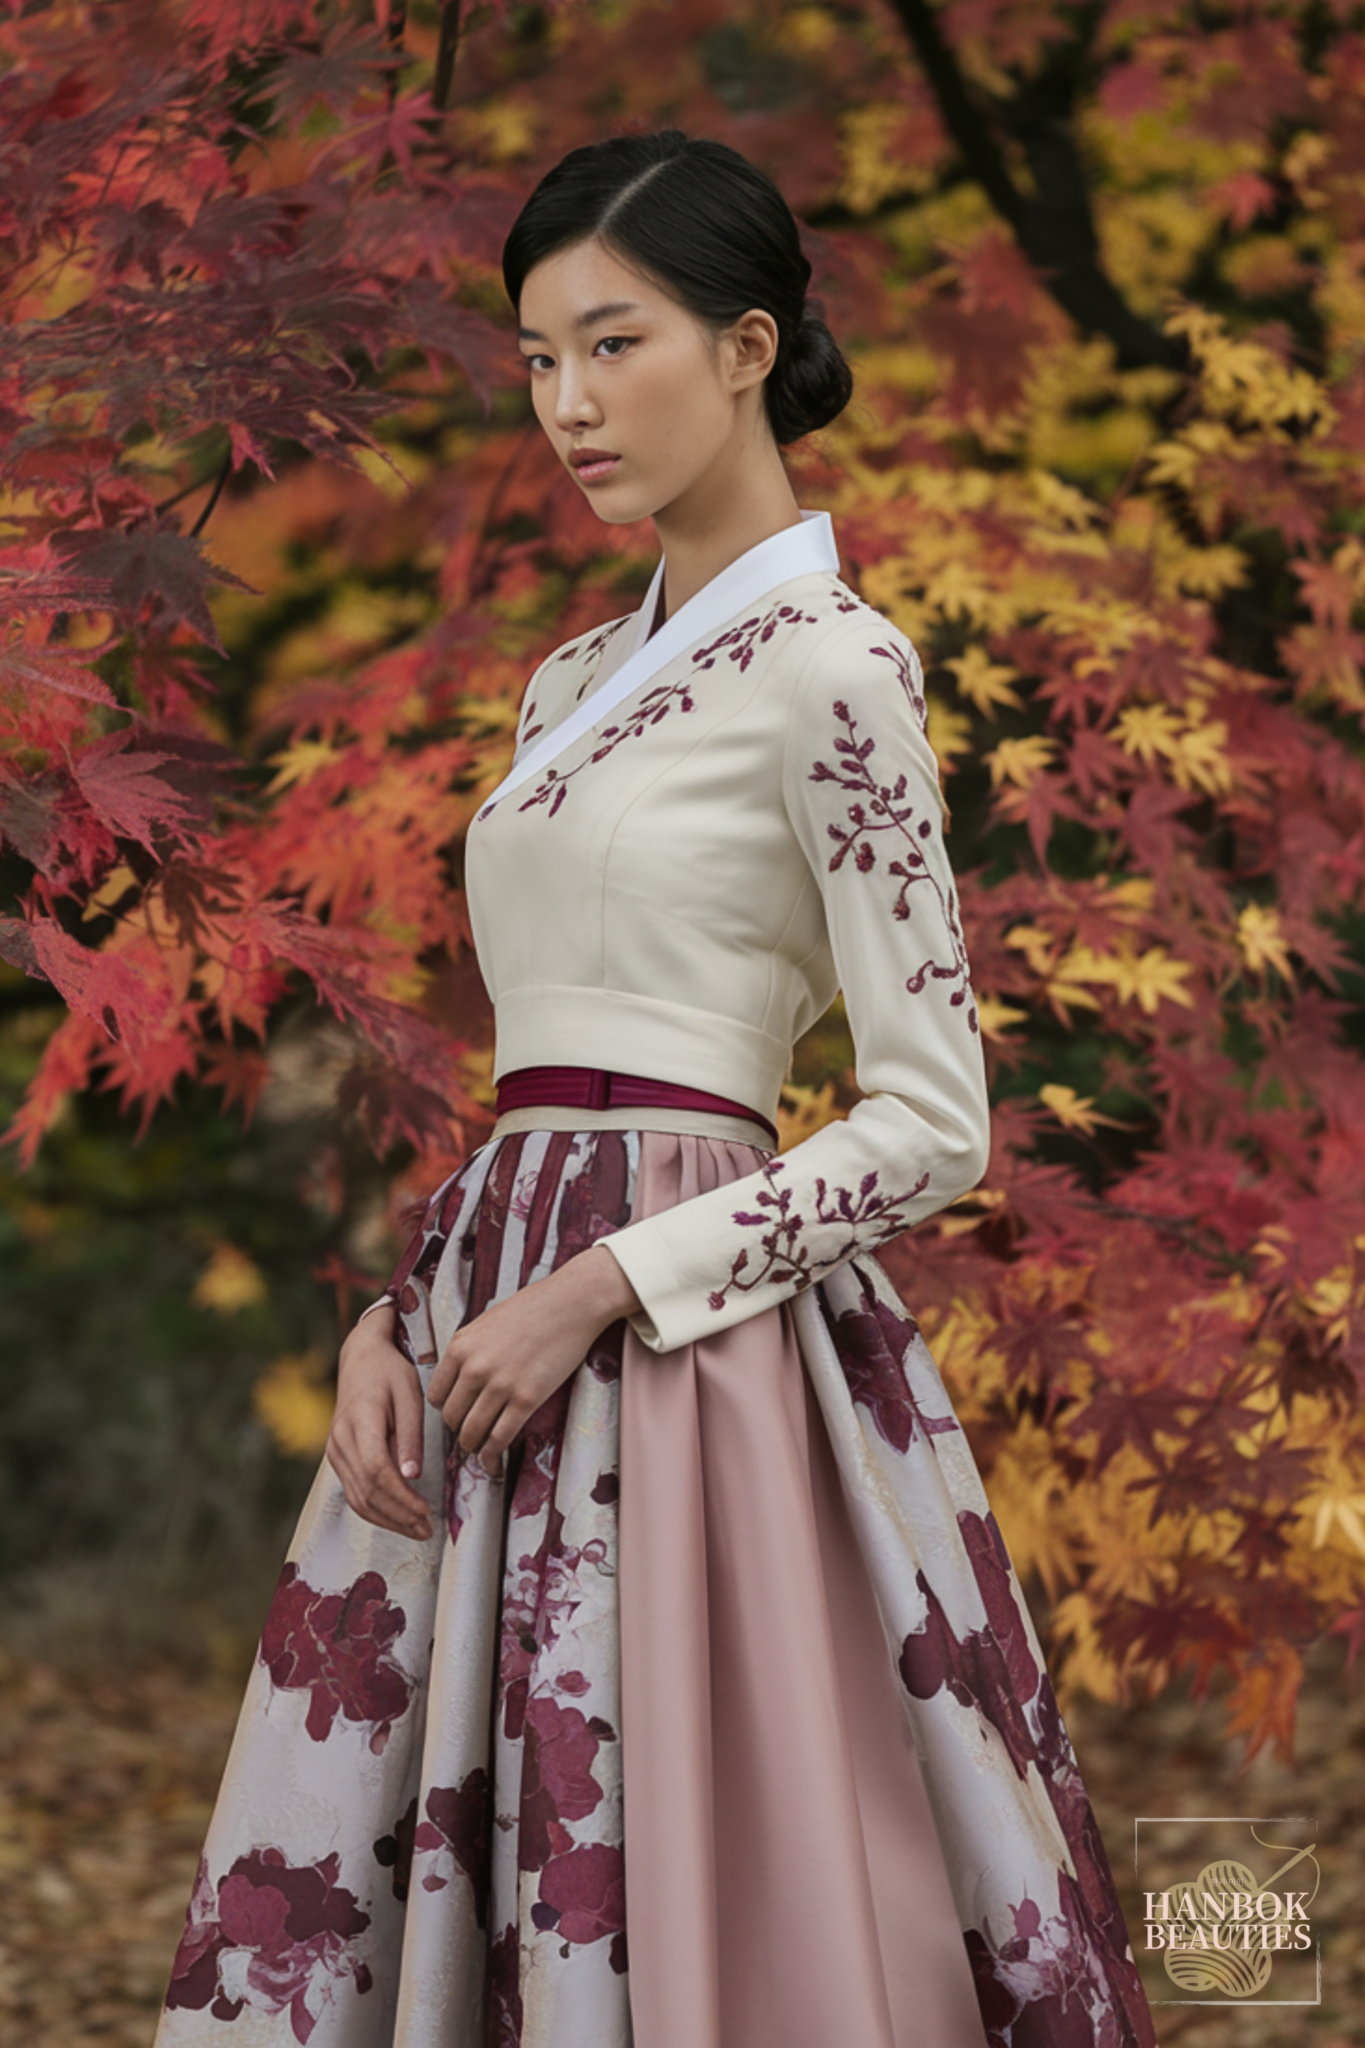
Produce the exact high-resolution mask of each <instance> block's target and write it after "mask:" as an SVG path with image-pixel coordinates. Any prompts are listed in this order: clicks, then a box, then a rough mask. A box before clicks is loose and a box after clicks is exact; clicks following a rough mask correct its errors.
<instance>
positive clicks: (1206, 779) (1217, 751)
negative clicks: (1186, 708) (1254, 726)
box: [1171, 718, 1233, 793]
mask: <svg viewBox="0 0 1365 2048" xmlns="http://www.w3.org/2000/svg"><path fill="white" fill-rule="evenodd" d="M1227 737H1228V729H1227V726H1226V725H1225V723H1224V722H1223V720H1222V719H1221V718H1209V719H1198V720H1194V721H1192V722H1191V723H1190V724H1189V725H1188V726H1186V728H1185V730H1184V732H1182V733H1181V734H1180V736H1179V738H1178V739H1177V741H1176V743H1175V748H1174V751H1173V753H1172V755H1171V772H1172V775H1173V777H1174V780H1175V781H1176V782H1177V783H1178V784H1179V786H1180V788H1181V789H1189V788H1191V787H1192V786H1193V787H1197V788H1199V789H1207V790H1209V791H1211V792H1214V793H1218V792H1220V791H1226V790H1230V789H1231V788H1232V780H1233V778H1232V768H1231V765H1230V763H1229V761H1228V757H1227V754H1226V752H1225V751H1224V749H1225V747H1226V744H1227Z"/></svg>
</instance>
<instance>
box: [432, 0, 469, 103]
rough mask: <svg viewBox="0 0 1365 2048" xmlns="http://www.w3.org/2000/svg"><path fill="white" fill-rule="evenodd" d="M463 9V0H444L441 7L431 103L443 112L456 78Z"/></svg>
mask: <svg viewBox="0 0 1365 2048" xmlns="http://www.w3.org/2000/svg"><path fill="white" fill-rule="evenodd" d="M461 11H462V0H444V5H443V6H442V8H441V32H440V35H439V37H438V39H437V43H436V76H435V77H434V78H433V80H432V82H431V104H432V105H433V107H435V108H437V109H438V110H439V111H440V112H441V113H444V112H445V108H446V102H447V100H448V99H449V98H450V88H451V85H452V83H453V81H454V78H455V59H456V57H457V56H458V54H459V49H460V14H461Z"/></svg>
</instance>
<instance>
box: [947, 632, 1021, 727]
mask: <svg viewBox="0 0 1365 2048" xmlns="http://www.w3.org/2000/svg"><path fill="white" fill-rule="evenodd" d="M943 665H944V667H945V668H950V669H951V670H952V672H953V674H954V676H956V678H957V687H958V690H959V692H960V693H961V695H962V696H964V697H966V698H967V699H968V700H969V701H970V702H971V703H973V704H974V705H975V706H976V708H977V710H978V711H983V712H984V713H985V715H986V717H987V718H994V717H995V707H996V705H997V704H1008V705H1010V706H1011V707H1012V709H1014V710H1016V711H1022V709H1023V699H1022V698H1021V697H1020V696H1019V694H1018V692H1017V691H1016V690H1014V689H1012V688H1011V684H1012V683H1014V682H1017V680H1018V671H1017V670H1016V669H1012V668H1005V667H1003V666H1002V665H1001V664H1000V663H999V662H994V661H992V660H991V658H990V656H989V655H988V654H987V652H986V650H985V648H984V647H969V648H968V649H967V651H966V653H965V654H958V655H955V656H954V657H953V659H952V660H951V661H946V662H945V663H944V664H943Z"/></svg>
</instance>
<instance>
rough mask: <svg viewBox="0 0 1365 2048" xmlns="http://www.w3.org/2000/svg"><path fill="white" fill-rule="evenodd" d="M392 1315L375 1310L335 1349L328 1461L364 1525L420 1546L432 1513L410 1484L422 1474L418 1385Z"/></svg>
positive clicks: (385, 1310)
mask: <svg viewBox="0 0 1365 2048" xmlns="http://www.w3.org/2000/svg"><path fill="white" fill-rule="evenodd" d="M396 1315H397V1310H396V1309H395V1307H394V1305H393V1304H392V1303H389V1305H388V1306H387V1307H385V1308H378V1309H376V1310H375V1311H374V1313H373V1315H367V1316H365V1317H363V1318H362V1319H361V1321H360V1322H358V1323H357V1324H356V1326H355V1328H354V1329H353V1330H352V1332H351V1334H350V1336H349V1337H348V1338H347V1339H346V1342H345V1343H344V1344H343V1345H342V1347H341V1364H340V1368H339V1370H338V1374H337V1405H336V1413H335V1415H334V1416H333V1417H332V1427H331V1431H330V1433H329V1435H328V1438H327V1458H328V1462H329V1463H330V1465H331V1467H332V1470H333V1471H334V1472H335V1473H336V1475H337V1477H338V1479H340V1481H341V1484H342V1487H343V1489H344V1490H345V1494H346V1500H347V1503H348V1505H349V1506H350V1507H351V1508H352V1509H353V1510H354V1512H355V1513H356V1514H358V1515H359V1516H360V1517H361V1519H362V1520H363V1521H366V1522H373V1523H374V1525H375V1527H376V1528H377V1529H392V1530H393V1531H394V1533H395V1534H396V1535H399V1536H411V1537H412V1538H413V1539H414V1540H415V1541H417V1542H425V1541H426V1539H427V1538H428V1537H429V1536H430V1534H431V1515H430V1512H429V1510H428V1508H427V1504H426V1502H425V1501H424V1500H423V1498H422V1496H421V1494H420V1493H418V1491H417V1489H416V1487H415V1486H413V1485H411V1484H410V1483H409V1482H410V1481H411V1480H413V1479H416V1478H417V1477H418V1475H419V1474H420V1472H421V1470H422V1426H423V1414H422V1383H421V1381H420V1380H419V1379H418V1377H417V1374H416V1372H415V1371H414V1370H413V1368H412V1366H411V1365H410V1364H409V1363H408V1361H407V1359H406V1358H405V1357H404V1356H403V1354H402V1352H401V1351H400V1350H399V1349H398V1347H397V1345H396V1344H395V1343H394V1341H393V1335H394V1322H395V1317H396Z"/></svg>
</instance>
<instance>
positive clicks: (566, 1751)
mask: <svg viewBox="0 0 1365 2048" xmlns="http://www.w3.org/2000/svg"><path fill="white" fill-rule="evenodd" d="M523 1738H524V1744H525V1747H524V1749H523V1753H522V1766H521V1812H520V1815H519V1819H518V1826H517V1861H518V1864H519V1865H520V1867H521V1869H523V1870H542V1869H543V1868H544V1867H545V1865H546V1864H547V1863H548V1862H549V1861H550V1858H551V1857H552V1856H563V1855H565V1854H567V1852H568V1851H569V1850H570V1849H572V1848H573V1846H574V1840H573V1836H572V1835H571V1834H570V1833H569V1830H568V1827H567V1826H566V1825H565V1823H566V1822H568V1821H575V1820H586V1819H587V1817H588V1815H589V1814H590V1813H592V1812H593V1811H594V1809H595V1808H596V1807H598V1806H599V1805H600V1804H601V1801H602V1787H601V1786H600V1785H599V1784H598V1782H597V1780H596V1778H594V1776H593V1774H592V1767H593V1764H594V1762H595V1761H596V1757H597V1752H598V1750H599V1748H600V1747H601V1745H602V1743H603V1742H604V1741H607V1742H614V1741H615V1739H616V1731H615V1729H614V1728H613V1727H612V1726H611V1723H610V1722H609V1721H604V1720H603V1719H602V1718H601V1716H600V1715H597V1714H595V1715H594V1716H593V1718H592V1719H591V1720H589V1719H588V1717H587V1715H586V1714H584V1713H583V1712H582V1710H581V1709H580V1708H578V1707H565V1706H561V1705H560V1703H559V1701H558V1700H555V1699H541V1698H536V1699H533V1700H531V1701H530V1702H529V1703H528V1705H527V1708H526V1720H525V1723H524V1727H523Z"/></svg>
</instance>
